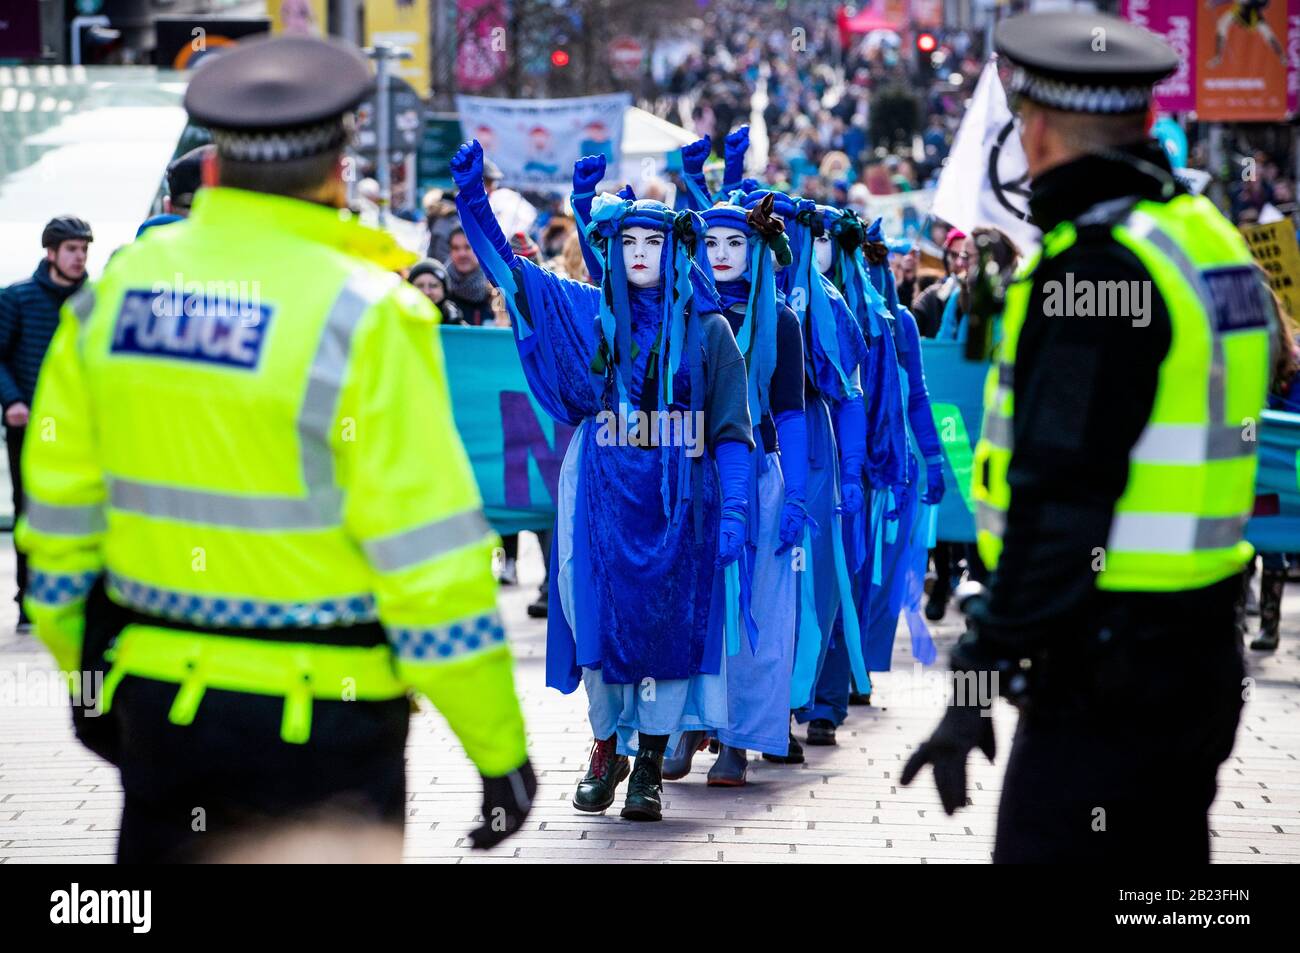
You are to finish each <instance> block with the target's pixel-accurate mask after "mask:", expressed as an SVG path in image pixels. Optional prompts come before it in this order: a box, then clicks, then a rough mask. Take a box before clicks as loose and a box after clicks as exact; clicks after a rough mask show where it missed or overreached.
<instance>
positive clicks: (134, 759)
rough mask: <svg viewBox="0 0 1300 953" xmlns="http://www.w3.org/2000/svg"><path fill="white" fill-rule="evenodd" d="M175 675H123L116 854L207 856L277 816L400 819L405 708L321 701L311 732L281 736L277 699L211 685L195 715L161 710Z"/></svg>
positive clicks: (163, 858) (153, 859) (118, 699)
mask: <svg viewBox="0 0 1300 953" xmlns="http://www.w3.org/2000/svg"><path fill="white" fill-rule="evenodd" d="M176 690H177V688H176V686H175V685H172V684H169V683H165V682H156V681H152V680H149V679H143V678H134V677H130V678H126V679H124V680H123V681H122V683H121V685H120V686H119V687H118V691H117V694H116V696H115V697H114V700H113V708H112V710H111V711H110V713H109V715H108V716H106V717H110V718H113V719H115V720H116V728H117V729H118V732H117V737H118V738H119V739H120V740H119V743H118V746H117V759H116V760H117V765H118V767H119V768H120V769H121V772H122V788H123V790H124V791H125V802H126V803H125V807H124V810H123V813H122V831H121V835H120V838H119V840H118V854H117V858H118V862H119V863H158V862H177V861H196V860H202V859H204V857H205V856H206V855H207V854H208V853H209V852H210V851H211V850H212V849H214V848H218V847H220V846H222V844H223V842H226V841H227V840H228V839H229V838H231V837H235V836H247V835H248V834H250V833H255V832H256V831H257V830H258V829H259V827H264V826H265V825H272V824H274V823H275V822H277V821H280V822H283V821H287V820H311V819H314V818H322V817H330V818H337V817H339V816H340V815H344V816H346V817H348V818H362V819H366V820H370V821H374V822H378V823H383V824H392V825H396V826H398V827H399V828H400V826H401V825H402V824H403V822H404V819H405V801H406V774H405V763H404V760H403V756H404V752H405V748H406V731H407V722H408V719H409V717H410V708H409V704H408V702H407V700H406V699H405V698H398V699H395V700H392V701H385V702H364V701H352V702H345V701H337V702H335V701H317V702H316V703H315V704H314V706H313V710H312V728H311V738H310V740H309V741H308V742H307V743H306V744H301V745H298V744H287V743H285V742H284V741H281V740H280V718H281V711H282V706H283V700H282V699H280V698H272V697H268V696H260V695H247V694H243V693H237V692H225V691H214V690H211V689H209V690H208V691H207V693H206V694H205V695H204V696H203V700H202V702H201V703H200V704H199V708H198V714H197V715H196V716H195V718H194V722H193V723H192V724H190V725H186V726H180V725H173V724H172V723H171V722H169V721H168V720H167V712H168V709H169V708H170V707H171V704H172V700H173V699H174V698H175V696H176Z"/></svg>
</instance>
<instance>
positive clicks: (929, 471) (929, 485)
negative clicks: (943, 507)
mask: <svg viewBox="0 0 1300 953" xmlns="http://www.w3.org/2000/svg"><path fill="white" fill-rule="evenodd" d="M943 491H944V484H943V464H942V463H928V464H926V467H925V494H924V495H923V496H922V497H921V502H922V503H938V502H939V501H940V500H942V499H943Z"/></svg>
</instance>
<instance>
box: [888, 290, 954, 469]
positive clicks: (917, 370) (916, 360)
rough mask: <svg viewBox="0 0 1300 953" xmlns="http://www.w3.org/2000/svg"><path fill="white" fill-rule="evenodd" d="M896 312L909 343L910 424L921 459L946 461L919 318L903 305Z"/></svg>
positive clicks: (930, 461)
mask: <svg viewBox="0 0 1300 953" xmlns="http://www.w3.org/2000/svg"><path fill="white" fill-rule="evenodd" d="M894 313H895V314H896V315H897V321H898V324H899V328H900V329H901V330H902V332H903V336H904V338H905V339H906V343H907V350H906V352H905V354H904V355H903V357H904V360H906V362H907V386H908V394H907V422H908V423H909V424H911V425H912V434H913V435H914V436H915V437H916V445H917V446H918V447H919V448H920V450H921V456H923V457H925V462H926V463H936V462H942V460H943V447H942V446H941V445H940V443H939V432H938V431H937V430H935V427H934V413H933V412H932V411H931V410H930V391H929V389H928V388H927V387H926V386H925V366H924V364H923V363H922V361H921V334H920V332H919V331H918V330H917V328H916V318H914V317H912V312H911V311H908V310H907V309H906V308H904V307H902V306H901V305H900V306H899V308H898V310H897V311H895V312H894Z"/></svg>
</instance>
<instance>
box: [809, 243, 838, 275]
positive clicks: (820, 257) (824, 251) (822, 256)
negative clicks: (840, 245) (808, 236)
mask: <svg viewBox="0 0 1300 953" xmlns="http://www.w3.org/2000/svg"><path fill="white" fill-rule="evenodd" d="M834 251H835V249H834V248H833V247H832V246H831V237H830V236H829V235H826V234H822V235H819V236H818V237H817V238H814V239H813V255H814V257H816V259H817V270H818V271H820V272H821V273H822V274H823V275H824V274H826V273H827V272H828V271H830V270H831V262H832V259H833V258H834Z"/></svg>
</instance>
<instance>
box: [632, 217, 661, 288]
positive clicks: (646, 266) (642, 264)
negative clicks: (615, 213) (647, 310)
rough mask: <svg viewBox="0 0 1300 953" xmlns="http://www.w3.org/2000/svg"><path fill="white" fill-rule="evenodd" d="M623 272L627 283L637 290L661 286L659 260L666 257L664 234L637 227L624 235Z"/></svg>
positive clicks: (651, 229)
mask: <svg viewBox="0 0 1300 953" xmlns="http://www.w3.org/2000/svg"><path fill="white" fill-rule="evenodd" d="M622 242H623V270H624V271H626V272H627V283H628V284H630V285H632V286H633V287H636V288H653V287H655V285H657V284H659V260H660V259H661V258H663V255H664V233H663V232H660V231H656V230H655V229H653V228H642V227H641V226H639V225H635V226H633V227H632V228H626V229H624V230H623V234H622Z"/></svg>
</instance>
